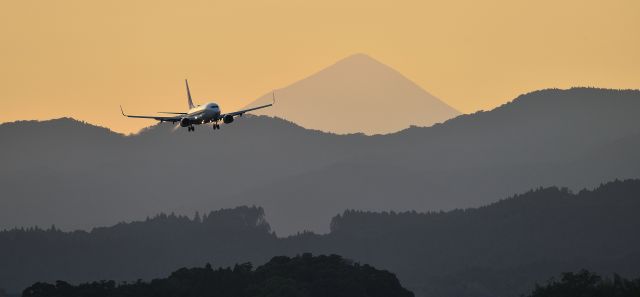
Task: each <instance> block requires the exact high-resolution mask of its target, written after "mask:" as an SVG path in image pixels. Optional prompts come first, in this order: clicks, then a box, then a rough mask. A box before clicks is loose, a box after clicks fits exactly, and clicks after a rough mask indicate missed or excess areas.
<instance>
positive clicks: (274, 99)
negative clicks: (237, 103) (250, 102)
mask: <svg viewBox="0 0 640 297" xmlns="http://www.w3.org/2000/svg"><path fill="white" fill-rule="evenodd" d="M272 96H273V103H270V104H265V105H261V106H257V107H252V108H247V109H243V110H238V111H234V112H229V113H225V114H221V115H220V117H221V118H224V117H225V116H232V117H235V116H242V115H243V114H245V113H246V112H250V111H252V110H256V109H262V108H266V107H269V106H273V105H274V104H275V103H276V94H275V92H274V93H272Z"/></svg>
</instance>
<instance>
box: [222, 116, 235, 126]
mask: <svg viewBox="0 0 640 297" xmlns="http://www.w3.org/2000/svg"><path fill="white" fill-rule="evenodd" d="M222 121H223V122H224V123H225V124H230V123H232V122H233V116H232V115H229V114H228V115H226V116H224V118H222Z"/></svg>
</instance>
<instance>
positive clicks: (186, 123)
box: [180, 118, 191, 127]
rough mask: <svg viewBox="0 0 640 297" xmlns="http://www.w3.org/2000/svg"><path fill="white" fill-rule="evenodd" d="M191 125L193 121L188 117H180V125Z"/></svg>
mask: <svg viewBox="0 0 640 297" xmlns="http://www.w3.org/2000/svg"><path fill="white" fill-rule="evenodd" d="M188 126H191V121H189V119H187V118H182V119H180V127H188Z"/></svg>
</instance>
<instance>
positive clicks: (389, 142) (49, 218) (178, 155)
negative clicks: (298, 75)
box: [0, 88, 640, 235]
mask: <svg viewBox="0 0 640 297" xmlns="http://www.w3.org/2000/svg"><path fill="white" fill-rule="evenodd" d="M638 110H640V92H639V91H619V90H602V89H587V88H577V89H570V90H544V91H538V92H533V93H530V94H526V95H522V96H520V97H519V98H517V99H516V100H514V101H513V102H511V103H508V104H505V105H504V106H501V107H499V108H496V109H494V110H492V111H488V112H481V113H476V114H472V115H464V116H460V117H457V118H455V119H452V120H449V121H447V122H445V123H443V124H439V125H435V126H433V127H428V128H410V129H407V130H403V131H401V132H398V133H394V134H389V135H379V136H364V135H361V134H356V135H334V134H329V133H323V132H319V131H311V130H306V129H304V128H301V127H299V126H297V125H295V124H292V123H290V122H287V121H284V120H281V119H274V118H269V117H262V116H260V117H256V116H247V117H243V118H240V119H238V121H237V122H234V123H233V124H231V125H227V126H225V127H224V129H222V130H220V131H216V132H213V131H212V130H211V129H197V130H196V132H195V133H187V132H186V131H182V130H178V131H172V127H171V125H161V124H159V125H156V126H153V127H151V128H149V129H147V130H145V131H143V132H142V133H140V134H137V135H132V136H123V135H120V134H117V133H113V132H110V131H108V130H106V129H103V128H98V127H93V126H90V125H87V124H84V123H80V122H76V121H74V120H71V119H60V120H53V121H45V122H16V123H8V124H3V125H0V140H2V154H0V164H3V166H0V189H2V190H1V191H2V192H0V193H1V195H2V199H1V201H2V207H0V228H10V227H13V226H32V225H39V226H50V225H51V224H56V225H57V226H58V227H61V228H64V229H75V228H83V229H86V228H91V227H93V226H100V225H109V224H112V223H114V222H118V221H126V220H132V219H135V218H137V217H141V216H147V215H153V214H156V213H159V212H163V211H164V212H171V211H174V212H176V213H181V214H193V213H194V212H195V211H196V210H199V209H215V208H220V207H233V206H237V205H246V204H249V205H251V204H255V205H262V206H264V207H265V209H266V211H267V213H269V215H270V217H269V221H270V222H271V224H272V226H273V227H274V230H275V231H276V232H277V233H278V234H280V235H283V234H293V233H296V232H298V231H301V230H304V229H309V230H314V231H317V232H327V231H328V230H329V225H328V223H327V222H328V220H329V218H330V217H331V216H333V215H334V214H335V213H337V212H340V211H342V210H344V209H345V208H354V209H363V210H396V211H402V210H418V211H428V210H439V209H445V210H446V209H453V208H460V207H470V206H479V205H483V204H486V203H490V202H493V201H494V199H496V197H504V196H507V195H510V194H512V193H517V192H522V191H525V190H527V189H530V188H533V187H537V186H541V185H542V186H550V185H562V186H568V187H570V188H572V189H581V188H584V187H587V188H590V187H594V186H596V185H598V184H600V183H601V182H602V181H605V180H613V179H615V178H638V177H640V118H639V117H638V116H637V111H638Z"/></svg>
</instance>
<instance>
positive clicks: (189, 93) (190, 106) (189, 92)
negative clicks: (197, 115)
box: [184, 79, 196, 109]
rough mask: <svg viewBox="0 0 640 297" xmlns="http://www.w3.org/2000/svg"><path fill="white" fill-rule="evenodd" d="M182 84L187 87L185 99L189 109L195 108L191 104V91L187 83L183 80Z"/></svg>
mask: <svg viewBox="0 0 640 297" xmlns="http://www.w3.org/2000/svg"><path fill="white" fill-rule="evenodd" d="M184 83H185V84H186V85H187V98H188V103H189V109H192V108H194V107H196V105H195V104H193V100H191V91H189V82H188V81H187V80H186V79H185V80H184Z"/></svg>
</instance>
